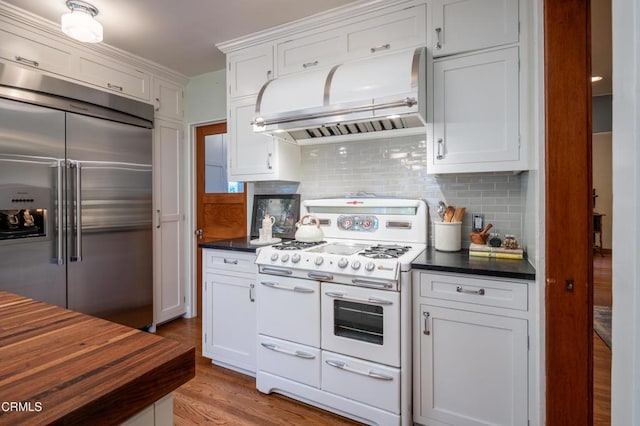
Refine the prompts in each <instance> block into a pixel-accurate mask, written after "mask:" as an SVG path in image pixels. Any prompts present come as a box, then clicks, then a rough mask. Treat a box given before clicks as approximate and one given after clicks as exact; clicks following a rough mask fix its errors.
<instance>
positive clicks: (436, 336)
mask: <svg viewBox="0 0 640 426" xmlns="http://www.w3.org/2000/svg"><path fill="white" fill-rule="evenodd" d="M414 274H415V275H414V281H413V282H414V311H413V312H414V313H413V318H414V319H413V321H414V324H413V333H414V338H413V346H414V347H413V354H414V360H413V364H414V365H413V374H414V383H413V395H414V396H413V398H414V404H413V407H414V408H413V411H414V413H413V420H414V422H416V423H419V424H423V425H438V426H440V425H443V424H447V425H474V426H476V425H505V426H511V425H523V426H526V425H527V422H528V420H529V414H528V411H529V410H528V407H529V383H530V380H529V374H530V373H529V372H530V361H529V334H530V331H531V330H530V324H532V323H533V321H530V319H529V311H530V309H531V307H530V306H528V304H527V299H528V297H527V290H528V288H529V285H531V283H527V282H524V281H508V280H504V279H500V278H496V279H492V278H476V277H474V276H465V275H454V274H447V275H445V274H432V273H426V272H417V271H416V272H414ZM523 292H524V293H523ZM509 294H513V295H514V297H513V298H512V299H511V300H512V303H511V304H510V303H509V302H505V300H508V299H509V297H505V296H508V295H509ZM431 296H433V297H431ZM523 298H524V306H523V305H522V300H523Z"/></svg>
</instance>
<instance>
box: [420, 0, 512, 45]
mask: <svg viewBox="0 0 640 426" xmlns="http://www.w3.org/2000/svg"><path fill="white" fill-rule="evenodd" d="M518 1H519V0H435V1H434V2H433V35H432V40H433V46H432V52H433V56H434V57H437V56H443V55H452V54H455V53H461V52H468V51H471V50H478V49H484V48H488V47H493V46H501V45H505V44H510V43H517V42H518V35H519V34H518V31H519V22H518Z"/></svg>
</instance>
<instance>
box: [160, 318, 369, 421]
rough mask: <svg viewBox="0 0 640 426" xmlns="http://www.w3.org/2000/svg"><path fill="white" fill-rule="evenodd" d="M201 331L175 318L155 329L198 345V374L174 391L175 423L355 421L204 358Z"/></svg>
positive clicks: (194, 321) (197, 324)
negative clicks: (261, 387)
mask: <svg viewBox="0 0 640 426" xmlns="http://www.w3.org/2000/svg"><path fill="white" fill-rule="evenodd" d="M201 330H202V328H201V321H200V318H191V319H184V318H181V319H177V320H175V321H172V322H170V323H167V324H164V325H161V326H158V329H157V334H159V335H160V336H164V337H168V338H170V339H175V340H179V341H182V342H187V343H189V344H192V345H194V346H195V347H196V377H195V378H194V379H192V380H191V381H190V382H189V383H187V384H185V385H183V386H181V387H180V388H178V389H177V390H176V391H175V393H174V424H175V425H176V426H180V425H185V426H186V425H211V424H217V425H274V426H275V425H296V426H298V425H303V424H304V425H305V426H306V425H310V426H313V425H332V426H333V425H356V424H359V423H356V422H352V421H350V420H349V419H346V418H344V417H340V416H336V415H333V414H331V413H328V412H326V411H323V410H319V409H317V408H315V407H311V406H309V405H306V404H301V403H299V402H297V401H294V400H292V399H289V398H287V397H284V396H281V395H277V394H271V395H265V394H262V393H260V392H258V391H257V390H256V381H255V379H254V378H253V377H250V376H246V375H244V374H240V373H236V372H235V371H231V370H228V369H226V368H222V367H218V366H215V365H213V364H211V360H210V359H207V358H203V357H202V344H201V342H202V331H201Z"/></svg>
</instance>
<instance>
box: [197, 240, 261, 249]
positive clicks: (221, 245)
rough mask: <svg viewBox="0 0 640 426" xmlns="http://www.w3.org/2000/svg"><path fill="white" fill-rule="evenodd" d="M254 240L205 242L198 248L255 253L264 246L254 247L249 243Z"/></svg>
mask: <svg viewBox="0 0 640 426" xmlns="http://www.w3.org/2000/svg"><path fill="white" fill-rule="evenodd" d="M252 239H254V238H251V237H242V238H233V239H230V240H220V241H205V242H201V243H198V247H201V248H209V249H217V250H231V251H244V252H249V253H255V252H256V249H258V248H260V247H264V246H259V245H254V244H251V243H249V241H251V240H252Z"/></svg>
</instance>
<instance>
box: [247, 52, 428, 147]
mask: <svg viewBox="0 0 640 426" xmlns="http://www.w3.org/2000/svg"><path fill="white" fill-rule="evenodd" d="M425 56H426V55H425V51H424V48H418V49H415V50H413V51H404V52H399V53H395V54H389V55H385V56H380V57H375V58H368V59H365V60H361V61H354V62H348V63H345V64H341V65H336V66H335V67H333V68H331V69H330V70H322V71H307V72H302V73H297V74H293V75H290V76H285V77H282V78H278V79H275V80H271V81H268V82H267V83H265V85H264V86H263V87H262V89H261V90H260V93H259V94H258V99H257V103H256V115H255V119H254V121H253V123H252V124H253V129H254V131H255V132H263V133H267V134H272V135H274V136H277V137H280V138H283V139H289V140H293V141H296V142H297V143H298V144H300V145H304V144H313V143H329V142H342V141H347V140H362V139H373V138H378V137H387V136H400V135H407V134H421V133H422V134H423V133H425V131H426V129H425V124H426V75H425V72H426V66H425Z"/></svg>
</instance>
